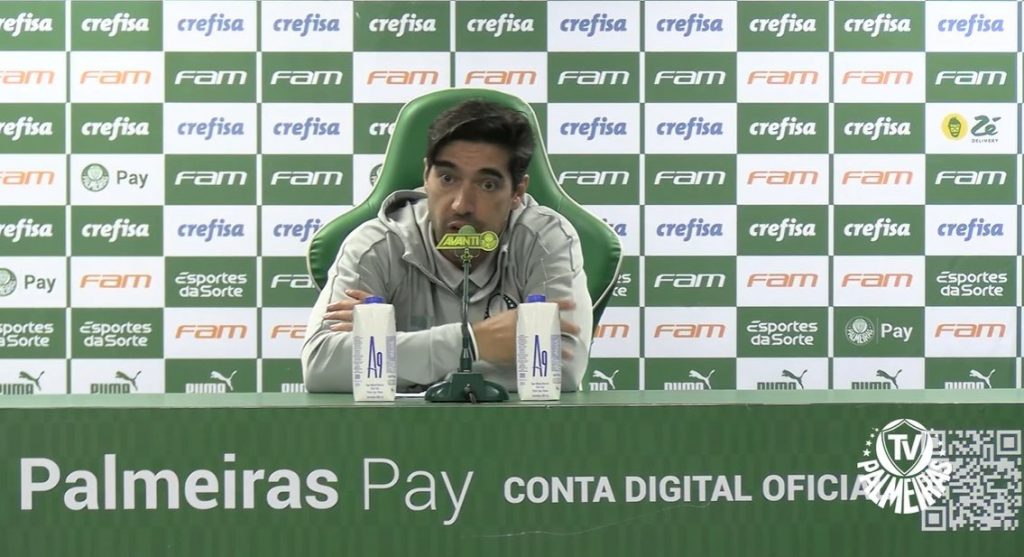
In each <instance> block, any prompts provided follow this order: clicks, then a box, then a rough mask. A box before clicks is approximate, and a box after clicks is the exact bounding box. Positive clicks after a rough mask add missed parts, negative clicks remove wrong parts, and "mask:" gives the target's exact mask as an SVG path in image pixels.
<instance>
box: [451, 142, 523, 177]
mask: <svg viewBox="0 0 1024 557" xmlns="http://www.w3.org/2000/svg"><path fill="white" fill-rule="evenodd" d="M509 158H511V154H510V153H509V152H508V150H507V149H505V148H504V147H502V146H500V145H495V144H493V143H483V142H477V141H463V140H458V141H452V142H451V143H449V144H447V145H445V146H444V147H442V148H441V150H440V151H438V153H437V160H436V163H437V164H438V165H442V166H448V165H451V166H454V167H455V168H458V169H459V170H464V171H468V172H477V171H481V170H485V169H489V170H497V171H499V172H502V173H507V172H508V163H509Z"/></svg>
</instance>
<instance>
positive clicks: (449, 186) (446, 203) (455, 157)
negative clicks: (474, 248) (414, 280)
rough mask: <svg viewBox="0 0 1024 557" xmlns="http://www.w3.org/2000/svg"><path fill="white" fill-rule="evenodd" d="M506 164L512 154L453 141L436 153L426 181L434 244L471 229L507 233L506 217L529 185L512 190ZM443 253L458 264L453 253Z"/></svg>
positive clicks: (514, 186)
mask: <svg viewBox="0 0 1024 557" xmlns="http://www.w3.org/2000/svg"><path fill="white" fill-rule="evenodd" d="M508 162H509V153H508V151H506V150H505V149H504V148H503V147H500V146H498V145H494V144H491V143H478V142H471V141H462V140H459V141H452V142H451V143H449V144H448V145H445V146H444V147H443V148H442V149H441V151H440V152H438V154H437V157H436V162H435V163H434V165H433V166H431V167H430V169H429V170H428V171H425V172H424V175H423V184H424V186H425V189H426V191H427V210H428V211H429V212H430V221H431V224H432V226H433V228H434V237H435V240H437V241H440V240H441V238H442V237H443V236H444V235H445V234H447V233H449V232H458V231H459V228H461V227H462V226H464V225H467V224H469V225H472V226H473V227H474V228H476V230H477V232H483V231H485V230H490V231H492V232H495V233H497V234H498V235H501V233H502V232H504V231H505V225H506V224H507V223H508V215H509V213H510V212H511V211H512V210H513V209H515V208H517V207H519V205H520V203H522V200H523V194H524V193H525V192H526V186H527V184H528V182H529V177H528V176H524V177H523V180H522V181H521V182H520V183H518V184H513V183H512V175H511V174H509V171H508ZM424 166H425V165H424ZM442 253H444V255H445V257H447V258H448V259H449V260H451V261H453V262H458V261H459V254H458V253H456V252H455V251H444V252H442Z"/></svg>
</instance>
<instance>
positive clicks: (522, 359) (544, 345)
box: [516, 294, 562, 400]
mask: <svg viewBox="0 0 1024 557" xmlns="http://www.w3.org/2000/svg"><path fill="white" fill-rule="evenodd" d="M518 314H519V315H518V319H517V321H516V386H517V388H518V389H519V400H558V399H559V398H560V397H561V395H562V329H561V325H560V317H559V314H558V304H556V303H553V302H547V301H545V298H544V296H543V295H540V294H531V295H530V296H528V297H527V298H526V303H523V304H520V305H519V311H518Z"/></svg>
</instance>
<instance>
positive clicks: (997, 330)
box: [935, 323, 1006, 338]
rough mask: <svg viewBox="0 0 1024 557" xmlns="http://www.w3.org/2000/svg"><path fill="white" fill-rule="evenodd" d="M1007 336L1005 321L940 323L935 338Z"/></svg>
mask: <svg viewBox="0 0 1024 557" xmlns="http://www.w3.org/2000/svg"><path fill="white" fill-rule="evenodd" d="M950 337H951V338H1005V337H1006V324H1004V323H939V324H937V325H935V338H950Z"/></svg>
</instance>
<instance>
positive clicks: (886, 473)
mask: <svg viewBox="0 0 1024 557" xmlns="http://www.w3.org/2000/svg"><path fill="white" fill-rule="evenodd" d="M934 452H935V441H934V439H933V438H932V434H931V432H929V431H928V429H927V428H925V427H924V426H923V425H921V423H920V422H917V421H914V420H909V419H899V420H893V421H891V422H889V423H888V424H886V425H885V427H883V428H882V429H881V430H879V429H878V428H877V427H876V428H874V429H873V430H872V431H871V434H870V435H868V439H867V440H866V441H865V442H864V449H863V452H862V455H863V456H865V457H871V456H872V454H873V455H874V458H871V459H869V460H862V461H860V462H858V463H857V468H858V469H859V470H860V475H859V476H858V481H859V482H860V486H861V488H862V489H863V491H864V493H865V495H866V496H867V498H868V500H869V501H871V502H873V503H874V504H876V505H878V506H879V507H881V508H883V509H884V508H887V507H892V508H893V509H892V510H893V511H894V512H895V513H896V514H913V513H917V512H921V511H922V510H925V509H928V508H929V507H931V506H932V505H933V504H935V502H936V500H938V498H940V497H944V496H945V495H946V485H947V483H948V482H949V477H950V474H951V472H952V470H953V464H952V463H951V462H949V461H948V460H946V459H945V458H940V457H936V456H935V455H934Z"/></svg>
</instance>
